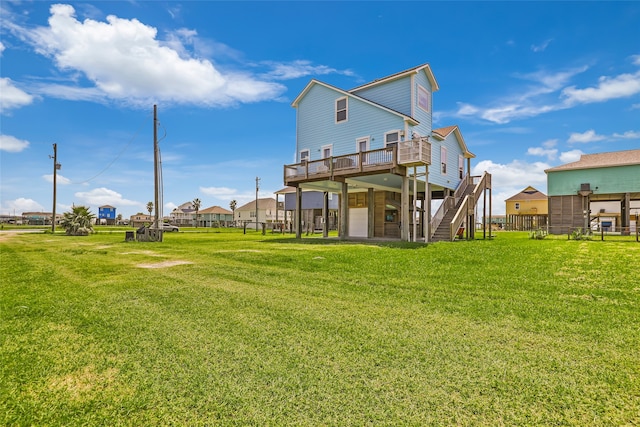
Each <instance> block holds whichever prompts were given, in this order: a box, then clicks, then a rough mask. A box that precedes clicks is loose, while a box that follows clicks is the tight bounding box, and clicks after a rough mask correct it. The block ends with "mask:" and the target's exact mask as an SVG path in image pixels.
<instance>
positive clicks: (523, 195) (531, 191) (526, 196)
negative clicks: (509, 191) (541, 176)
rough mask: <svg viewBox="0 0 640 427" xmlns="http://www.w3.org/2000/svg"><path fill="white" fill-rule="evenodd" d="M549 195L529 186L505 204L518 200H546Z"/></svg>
mask: <svg viewBox="0 0 640 427" xmlns="http://www.w3.org/2000/svg"><path fill="white" fill-rule="evenodd" d="M546 199H547V195H546V194H544V193H542V192H541V191H538V190H536V189H535V188H533V187H532V186H528V187H527V188H525V189H524V190H522V191H521V192H519V193H518V194H516V195H514V196H511V197H509V198H508V199H507V200H505V202H512V201H516V200H546Z"/></svg>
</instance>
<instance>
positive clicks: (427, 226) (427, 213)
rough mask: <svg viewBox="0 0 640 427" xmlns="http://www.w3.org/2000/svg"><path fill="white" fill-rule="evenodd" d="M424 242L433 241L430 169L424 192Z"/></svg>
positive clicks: (426, 176)
mask: <svg viewBox="0 0 640 427" xmlns="http://www.w3.org/2000/svg"><path fill="white" fill-rule="evenodd" d="M423 228H424V242H425V243H429V242H430V241H431V184H429V170H428V169H427V173H426V174H425V194H424V224H423Z"/></svg>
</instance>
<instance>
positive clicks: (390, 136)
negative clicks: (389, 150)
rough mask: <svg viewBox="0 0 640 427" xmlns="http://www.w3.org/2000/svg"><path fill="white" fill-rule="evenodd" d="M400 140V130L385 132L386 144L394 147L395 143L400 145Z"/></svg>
mask: <svg viewBox="0 0 640 427" xmlns="http://www.w3.org/2000/svg"><path fill="white" fill-rule="evenodd" d="M398 141H400V132H398V131H395V132H389V133H385V134H384V146H385V147H392V146H394V145H398Z"/></svg>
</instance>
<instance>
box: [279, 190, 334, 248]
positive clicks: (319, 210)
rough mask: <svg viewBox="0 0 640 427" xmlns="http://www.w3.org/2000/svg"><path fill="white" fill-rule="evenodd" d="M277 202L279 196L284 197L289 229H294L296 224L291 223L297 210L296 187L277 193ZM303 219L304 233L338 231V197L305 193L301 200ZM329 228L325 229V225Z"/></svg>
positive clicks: (313, 192) (329, 194)
mask: <svg viewBox="0 0 640 427" xmlns="http://www.w3.org/2000/svg"><path fill="white" fill-rule="evenodd" d="M275 194H276V201H277V200H278V199H279V196H281V195H282V196H283V197H284V211H285V213H286V217H287V229H295V228H293V227H294V226H295V224H292V223H290V222H289V220H290V219H291V218H292V217H293V213H294V212H295V210H296V189H295V188H294V187H285V188H283V189H282V190H280V191H276V193H275ZM325 195H326V196H327V198H328V199H329V200H328V201H327V207H328V209H327V211H326V212H325V211H324V206H325V204H324V197H325ZM301 209H302V212H301V217H302V223H301V226H302V231H307V232H314V231H316V230H318V231H319V230H322V231H324V232H325V237H326V232H328V231H329V230H336V229H337V225H338V197H337V195H335V194H333V193H327V192H321V191H313V190H310V191H303V192H302V200H301ZM325 223H326V224H327V227H324V224H325Z"/></svg>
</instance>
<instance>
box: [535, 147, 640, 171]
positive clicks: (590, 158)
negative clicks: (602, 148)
mask: <svg viewBox="0 0 640 427" xmlns="http://www.w3.org/2000/svg"><path fill="white" fill-rule="evenodd" d="M629 165H640V150H626V151H614V152H610V153H596V154H583V155H582V156H580V160H578V161H577V162H572V163H567V164H564V165H560V166H556V167H553V168H550V169H546V170H545V172H555V171H563V170H574V169H594V168H606V167H613V166H629Z"/></svg>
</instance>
